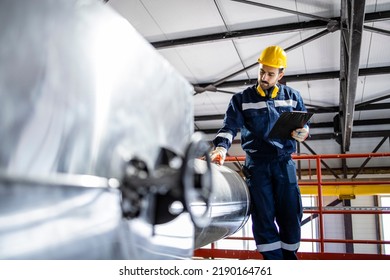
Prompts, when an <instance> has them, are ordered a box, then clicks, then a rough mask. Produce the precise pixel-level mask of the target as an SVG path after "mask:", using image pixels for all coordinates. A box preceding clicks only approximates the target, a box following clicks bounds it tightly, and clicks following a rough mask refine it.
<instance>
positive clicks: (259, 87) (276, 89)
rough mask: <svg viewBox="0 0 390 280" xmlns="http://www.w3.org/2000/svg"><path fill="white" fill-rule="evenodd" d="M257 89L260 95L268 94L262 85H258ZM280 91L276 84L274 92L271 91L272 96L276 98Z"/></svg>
mask: <svg viewBox="0 0 390 280" xmlns="http://www.w3.org/2000/svg"><path fill="white" fill-rule="evenodd" d="M256 89H257V92H258V93H259V94H260V96H262V97H266V94H265V92H264V90H263V89H262V88H261V86H260V85H258V86H257V88H256ZM278 92H279V87H278V86H277V85H275V86H274V89H273V90H272V93H271V98H275V97H276V95H278Z"/></svg>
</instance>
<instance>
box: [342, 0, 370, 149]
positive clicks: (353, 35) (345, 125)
mask: <svg viewBox="0 0 390 280" xmlns="http://www.w3.org/2000/svg"><path fill="white" fill-rule="evenodd" d="M364 9H365V0H341V24H340V30H341V32H340V113H339V114H340V121H341V123H340V125H341V143H340V144H341V152H342V153H345V152H347V151H349V147H350V145H351V138H352V127H353V118H354V111H355V97H356V87H357V78H358V75H359V59H360V48H361V43H362V34H363V22H364Z"/></svg>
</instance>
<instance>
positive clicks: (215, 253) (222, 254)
mask: <svg viewBox="0 0 390 280" xmlns="http://www.w3.org/2000/svg"><path fill="white" fill-rule="evenodd" d="M374 157H390V153H362V154H323V155H293V159H294V160H308V161H309V165H308V166H309V168H310V160H315V162H316V173H315V174H316V177H317V179H316V180H315V182H313V181H311V182H307V181H306V182H305V181H301V180H300V181H299V185H300V186H308V185H310V186H313V185H316V186H317V206H318V207H316V208H317V209H313V210H311V209H305V210H304V213H308V214H316V215H318V216H317V218H318V238H312V239H310V238H302V239H301V241H302V242H316V243H319V252H313V253H298V256H299V257H300V258H301V259H390V255H384V254H347V253H345V254H340V253H327V252H325V243H344V244H347V243H356V244H377V245H379V244H380V245H383V244H390V241H386V240H355V239H354V240H347V239H326V238H325V237H324V236H325V234H324V215H326V214H390V210H382V209H367V208H370V207H361V209H358V210H354V209H352V208H351V209H331V207H326V208H328V209H325V207H324V206H323V192H322V189H323V186H327V185H335V184H337V185H340V186H342V185H353V186H358V185H379V184H380V185H386V188H387V187H388V188H389V192H388V193H390V179H388V180H383V179H381V180H375V181H372V180H348V179H343V180H342V181H341V180H337V182H334V181H333V182H332V181H323V176H322V169H321V160H323V159H347V158H374ZM225 161H226V162H237V161H240V162H243V161H245V157H244V156H239V157H227V158H226V160H225ZM389 177H390V175H389ZM345 208H347V207H345ZM226 239H231V240H254V239H253V237H233V236H231V237H227V238H226ZM194 256H197V257H204V258H237V259H261V256H260V254H259V253H257V252H256V251H254V250H232V249H229V250H225V249H217V248H216V247H215V244H211V248H210V249H206V248H201V249H198V250H196V251H195V254H194Z"/></svg>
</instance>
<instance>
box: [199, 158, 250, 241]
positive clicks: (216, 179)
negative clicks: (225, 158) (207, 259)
mask: <svg viewBox="0 0 390 280" xmlns="http://www.w3.org/2000/svg"><path fill="white" fill-rule="evenodd" d="M206 167H207V166H206V163H205V162H204V161H202V160H197V161H195V170H196V171H197V172H199V173H202V172H203V171H202V170H204V169H205V168H206ZM211 175H212V191H211V194H210V197H209V201H208V203H209V205H208V207H207V209H206V205H205V204H204V203H199V204H196V203H193V206H192V211H193V212H202V211H207V216H208V217H209V218H210V222H209V224H208V225H206V226H204V227H199V226H196V227H195V248H200V247H203V246H205V245H207V244H210V243H212V242H215V241H218V240H220V239H223V238H225V237H228V236H230V235H232V234H234V233H236V232H237V231H238V230H240V229H241V228H242V227H243V226H244V225H245V223H246V222H247V221H248V218H249V208H250V196H249V191H248V188H247V185H246V183H245V181H244V180H243V179H242V178H241V176H240V175H239V174H238V173H237V172H236V171H234V170H232V169H230V168H228V167H225V166H218V165H216V164H211Z"/></svg>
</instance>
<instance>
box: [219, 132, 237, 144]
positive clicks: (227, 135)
mask: <svg viewBox="0 0 390 280" xmlns="http://www.w3.org/2000/svg"><path fill="white" fill-rule="evenodd" d="M216 137H222V138H226V139H228V140H229V142H230V143H232V142H233V135H231V134H230V133H228V132H221V133H218V134H217V136H216Z"/></svg>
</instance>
